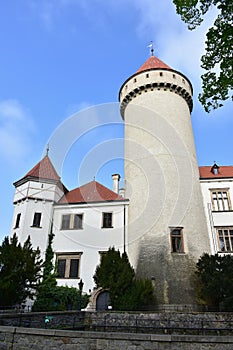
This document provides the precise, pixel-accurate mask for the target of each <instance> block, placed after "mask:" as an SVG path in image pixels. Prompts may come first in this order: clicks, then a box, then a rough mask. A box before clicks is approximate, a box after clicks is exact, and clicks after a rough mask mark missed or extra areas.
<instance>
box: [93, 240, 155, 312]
mask: <svg viewBox="0 0 233 350" xmlns="http://www.w3.org/2000/svg"><path fill="white" fill-rule="evenodd" d="M93 278H94V281H95V283H96V286H97V287H101V288H103V289H106V290H108V291H109V295H110V300H111V306H112V307H113V309H114V310H143V309H145V308H148V307H149V305H150V304H152V300H153V298H154V296H153V286H152V283H151V281H150V280H148V279H145V280H139V279H136V277H135V272H134V269H133V268H132V266H131V265H130V263H129V259H128V256H127V254H126V253H123V254H122V255H121V254H120V252H119V250H117V251H116V250H115V248H114V247H113V248H109V250H108V252H107V253H106V254H104V255H103V256H102V258H101V262H100V265H98V266H97V268H96V271H95V274H94V276H93Z"/></svg>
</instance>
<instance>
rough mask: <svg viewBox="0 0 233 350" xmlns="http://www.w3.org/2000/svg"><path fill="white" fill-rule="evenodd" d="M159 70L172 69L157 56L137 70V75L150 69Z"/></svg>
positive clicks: (150, 58)
mask: <svg viewBox="0 0 233 350" xmlns="http://www.w3.org/2000/svg"><path fill="white" fill-rule="evenodd" d="M159 68H166V69H171V67H169V66H168V65H167V64H166V63H164V62H163V61H161V60H160V59H159V58H157V57H155V56H150V57H149V58H148V60H147V61H146V62H145V63H143V65H142V66H141V67H140V68H139V69H138V70H137V72H136V73H140V72H144V71H146V70H150V69H159Z"/></svg>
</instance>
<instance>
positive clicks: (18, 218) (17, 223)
mask: <svg viewBox="0 0 233 350" xmlns="http://www.w3.org/2000/svg"><path fill="white" fill-rule="evenodd" d="M20 217H21V214H20V213H19V214H17V217H16V221H15V228H18V227H19V222H20Z"/></svg>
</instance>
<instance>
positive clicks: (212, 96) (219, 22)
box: [173, 0, 233, 112]
mask: <svg viewBox="0 0 233 350" xmlns="http://www.w3.org/2000/svg"><path fill="white" fill-rule="evenodd" d="M173 3H174V4H175V5H176V11H177V13H178V14H179V15H180V16H181V19H182V20H183V21H184V22H186V23H187V24H188V28H189V29H190V30H192V29H195V28H196V27H197V26H199V25H200V24H201V22H202V21H203V16H204V15H205V14H206V13H207V11H208V10H209V9H210V8H211V7H212V6H215V7H216V8H217V10H218V15H217V18H216V19H215V22H214V24H213V26H212V27H211V28H210V29H209V31H208V32H207V35H206V53H205V54H204V55H203V56H202V58H201V62H202V64H201V67H202V68H204V70H205V71H206V72H205V73H204V74H203V75H202V93H201V94H199V100H200V102H201V103H202V105H203V106H204V109H205V111H207V112H209V111H210V110H211V109H216V108H218V107H221V106H223V101H225V100H227V99H228V98H229V97H230V93H231V91H232V87H233V73H232V67H233V55H232V47H233V25H232V13H233V2H232V0H173Z"/></svg>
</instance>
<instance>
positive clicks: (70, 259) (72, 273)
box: [57, 253, 82, 278]
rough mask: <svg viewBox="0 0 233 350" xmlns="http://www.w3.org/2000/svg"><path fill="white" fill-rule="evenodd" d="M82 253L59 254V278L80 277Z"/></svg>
mask: <svg viewBox="0 0 233 350" xmlns="http://www.w3.org/2000/svg"><path fill="white" fill-rule="evenodd" d="M81 254H82V253H78V254H77V253H75V254H70V253H61V254H57V274H58V278H78V277H79V261H80V257H81Z"/></svg>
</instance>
